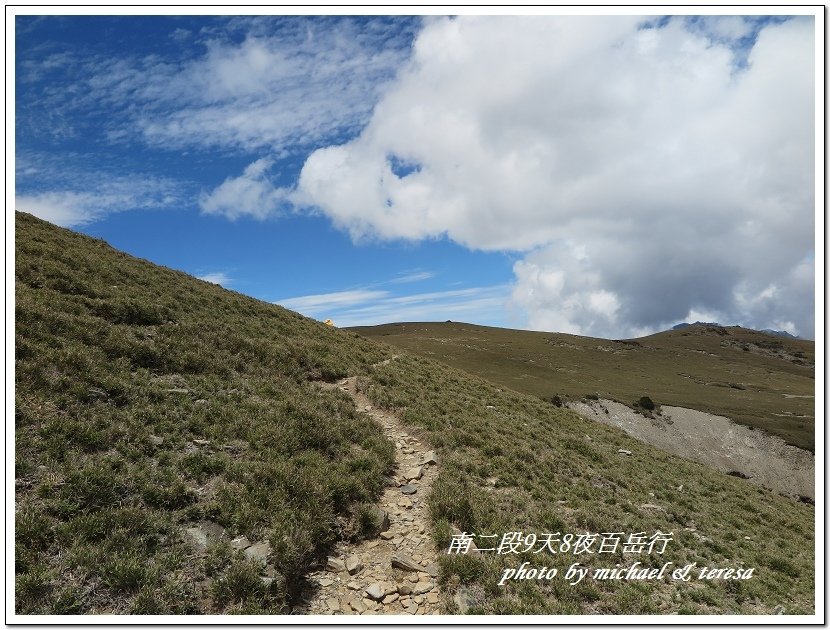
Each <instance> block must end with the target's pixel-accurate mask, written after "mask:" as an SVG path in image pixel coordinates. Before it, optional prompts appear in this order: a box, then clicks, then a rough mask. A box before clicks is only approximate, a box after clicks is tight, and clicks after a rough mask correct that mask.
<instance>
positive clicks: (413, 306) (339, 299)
mask: <svg viewBox="0 0 830 630" xmlns="http://www.w3.org/2000/svg"><path fill="white" fill-rule="evenodd" d="M508 293H509V287H507V286H505V285H497V286H490V287H473V288H468V289H455V290H450V291H431V292H425V293H418V294H413V295H393V294H392V293H390V292H388V291H380V290H372V289H356V290H351V291H339V292H336V293H328V294H322V295H308V296H303V297H297V298H291V299H287V300H280V301H279V302H277V303H278V304H281V305H282V306H285V307H286V308H291V309H294V310H297V311H299V312H301V313H303V314H304V315H307V316H309V317H315V318H317V319H332V320H334V323H335V324H336V325H337V326H341V327H344V326H371V325H375V324H384V323H388V322H400V321H443V320H446V319H454V320H461V321H465V320H475V321H476V322H479V323H488V322H490V323H493V324H495V323H497V322H500V321H501V320H502V319H503V316H504V310H505V303H506V300H507V296H508Z"/></svg>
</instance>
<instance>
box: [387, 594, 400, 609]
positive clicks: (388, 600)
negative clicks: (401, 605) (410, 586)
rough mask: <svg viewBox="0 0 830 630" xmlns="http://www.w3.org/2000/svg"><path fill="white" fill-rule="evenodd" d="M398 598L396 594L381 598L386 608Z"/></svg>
mask: <svg viewBox="0 0 830 630" xmlns="http://www.w3.org/2000/svg"><path fill="white" fill-rule="evenodd" d="M398 597H400V596H399V595H398V594H397V593H390V594H389V595H387V596H386V597H384V598H383V605H384V606H388V605H389V604H391V603H392V602H394V601H395V600H396V599H398Z"/></svg>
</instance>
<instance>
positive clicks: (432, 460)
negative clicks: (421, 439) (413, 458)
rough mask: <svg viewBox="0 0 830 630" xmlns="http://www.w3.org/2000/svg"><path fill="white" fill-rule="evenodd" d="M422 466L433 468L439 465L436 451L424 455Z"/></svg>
mask: <svg viewBox="0 0 830 630" xmlns="http://www.w3.org/2000/svg"><path fill="white" fill-rule="evenodd" d="M421 463H422V464H432V465H433V466H434V465H436V464H438V456H437V455H436V454H435V451H429V452H427V454H426V455H424V459H423V461H421Z"/></svg>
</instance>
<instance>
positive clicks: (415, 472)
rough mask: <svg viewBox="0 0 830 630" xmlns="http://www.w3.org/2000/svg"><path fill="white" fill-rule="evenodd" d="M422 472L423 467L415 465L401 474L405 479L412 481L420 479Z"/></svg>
mask: <svg viewBox="0 0 830 630" xmlns="http://www.w3.org/2000/svg"><path fill="white" fill-rule="evenodd" d="M423 474H424V469H423V468H422V467H420V466H415V467H414V468H410V469H409V470H407V471H406V472H405V473H404V474H403V476H404V477H406V480H407V481H412V480H414V479H420V478H421V476H422V475H423Z"/></svg>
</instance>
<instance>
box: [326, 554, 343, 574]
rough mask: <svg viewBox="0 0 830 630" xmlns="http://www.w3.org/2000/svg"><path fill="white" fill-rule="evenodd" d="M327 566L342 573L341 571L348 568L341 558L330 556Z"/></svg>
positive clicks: (330, 569)
mask: <svg viewBox="0 0 830 630" xmlns="http://www.w3.org/2000/svg"><path fill="white" fill-rule="evenodd" d="M326 568H328V570H329V571H334V572H335V573H340V572H341V571H345V570H346V563H345V562H343V561H342V560H341V559H340V558H335V557H334V556H329V558H328V560H327V561H326Z"/></svg>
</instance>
